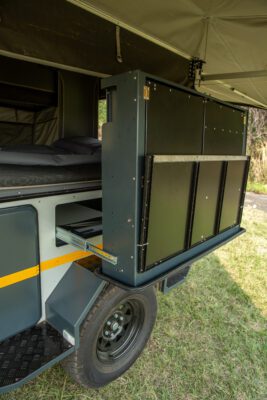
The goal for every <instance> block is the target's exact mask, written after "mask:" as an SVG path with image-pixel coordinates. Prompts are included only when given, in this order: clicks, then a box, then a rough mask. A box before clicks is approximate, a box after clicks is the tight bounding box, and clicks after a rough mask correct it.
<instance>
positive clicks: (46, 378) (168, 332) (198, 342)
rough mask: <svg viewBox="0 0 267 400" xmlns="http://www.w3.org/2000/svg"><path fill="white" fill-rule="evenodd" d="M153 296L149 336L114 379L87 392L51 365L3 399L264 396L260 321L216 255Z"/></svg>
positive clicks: (245, 399) (262, 322) (251, 398)
mask: <svg viewBox="0 0 267 400" xmlns="http://www.w3.org/2000/svg"><path fill="white" fill-rule="evenodd" d="M158 298H159V312H158V320H157V323H156V326H155V329H154V332H153V335H152V338H151V340H150V342H149V344H148V346H147V348H146V350H145V352H144V353H143V355H142V357H141V358H140V359H139V360H138V361H137V362H136V364H135V365H134V366H133V367H132V368H131V369H130V370H129V371H128V372H127V373H126V374H125V375H124V376H123V377H122V378H120V379H119V380H117V381H116V382H114V383H112V384H111V385H109V386H108V387H106V388H103V389H101V390H98V391H95V390H86V389H84V388H82V387H80V386H78V385H76V384H74V383H73V382H72V381H71V380H70V379H69V378H67V377H66V376H65V374H64V372H63V371H62V369H61V368H60V367H59V366H57V367H55V368H53V369H51V370H49V371H47V372H46V373H44V374H42V375H41V376H40V377H39V378H38V379H36V380H35V381H33V382H32V383H30V384H28V385H25V386H24V387H22V388H21V389H19V390H17V391H16V392H13V393H10V394H7V395H4V396H2V399H3V400H4V399H5V400H10V399H12V400H13V399H16V400H20V399H21V400H22V399H23V400H26V399H46V400H48V399H49V400H50V399H51V400H52V399H53V400H58V399H61V400H64V399H68V400H69V399H81V400H85V399H88V400H89V399H94V400H100V399H101V400H105V399H107V400H115V399H122V398H123V399H127V400H129V399H136V400H137V399H144V400H149V399H160V400H161V399H162V400H164V399H172V400H204V399H209V400H212V399H214V400H223V399H227V400H232V399H233V400H235V399H236V400H254V399H255V400H263V399H266V393H267V385H266V377H265V376H264V374H265V373H266V349H264V345H265V344H266V340H267V336H266V321H265V320H264V318H263V317H262V315H261V313H260V312H259V311H258V310H257V309H256V308H255V306H254V305H253V304H252V302H251V301H250V298H249V297H248V296H247V295H246V294H245V293H244V291H243V290H241V289H240V287H239V286H238V285H237V284H236V283H235V282H234V281H233V279H232V278H231V277H230V275H229V274H228V273H227V272H226V270H225V268H224V267H223V265H222V264H221V262H220V260H219V258H218V257H217V256H216V255H214V254H212V255H210V256H208V257H206V258H204V259H203V260H201V261H200V262H198V263H197V264H196V265H195V266H194V267H193V268H192V269H191V271H190V274H189V276H188V279H187V281H186V282H185V283H184V284H183V285H181V286H180V287H179V288H177V289H175V290H173V291H172V292H171V293H170V294H168V295H167V296H163V295H161V294H159V296H158Z"/></svg>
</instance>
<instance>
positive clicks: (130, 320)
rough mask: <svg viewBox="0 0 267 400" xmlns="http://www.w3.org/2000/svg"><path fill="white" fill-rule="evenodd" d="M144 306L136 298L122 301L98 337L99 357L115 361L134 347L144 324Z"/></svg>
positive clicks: (111, 361)
mask: <svg viewBox="0 0 267 400" xmlns="http://www.w3.org/2000/svg"><path fill="white" fill-rule="evenodd" d="M143 322H144V306H143V304H142V303H141V302H140V301H139V300H136V299H127V300H126V301H125V302H122V303H120V304H119V305H118V306H117V307H116V308H115V309H114V311H113V312H112V313H111V314H110V315H109V317H108V318H107V319H106V321H105V323H104V324H103V327H102V329H101V331H100V334H99V336H98V338H97V357H98V359H99V360H100V361H101V362H102V363H105V364H110V363H113V362H114V361H117V360H118V359H120V358H121V357H123V356H125V354H126V353H127V352H128V351H129V350H130V349H131V348H132V345H133V344H134V342H135V341H136V338H137V336H138V334H139V332H140V330H141V328H142V326H143Z"/></svg>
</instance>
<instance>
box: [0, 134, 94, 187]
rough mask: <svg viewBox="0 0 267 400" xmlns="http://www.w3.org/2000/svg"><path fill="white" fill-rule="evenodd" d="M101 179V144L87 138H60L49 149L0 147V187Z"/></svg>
mask: <svg viewBox="0 0 267 400" xmlns="http://www.w3.org/2000/svg"><path fill="white" fill-rule="evenodd" d="M100 180H101V143H100V142H99V141H98V140H97V139H93V138H89V137H75V138H66V139H60V140H58V141H57V142H55V143H54V144H53V145H52V146H43V145H14V146H7V147H2V148H0V188H2V189H3V188H14V187H28V186H40V185H53V184H60V183H64V184H65V183H66V184H67V183H77V182H87V181H100Z"/></svg>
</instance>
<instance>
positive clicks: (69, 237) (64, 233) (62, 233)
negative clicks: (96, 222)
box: [56, 227, 118, 265]
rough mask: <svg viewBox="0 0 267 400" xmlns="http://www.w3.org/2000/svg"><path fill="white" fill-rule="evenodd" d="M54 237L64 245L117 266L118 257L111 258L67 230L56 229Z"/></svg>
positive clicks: (103, 251)
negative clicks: (91, 254)
mask: <svg viewBox="0 0 267 400" xmlns="http://www.w3.org/2000/svg"><path fill="white" fill-rule="evenodd" d="M56 237H57V238H58V239H60V240H62V241H63V242H65V243H68V244H71V245H72V246H75V247H78V248H79V249H82V250H83V251H88V252H91V253H93V254H95V255H96V256H97V257H99V258H101V259H102V260H105V261H108V262H109V263H111V264H113V265H117V262H118V257H116V256H113V255H112V254H110V253H108V252H106V251H105V250H102V249H99V248H98V247H96V246H95V245H94V244H93V243H91V242H90V240H89V239H85V238H83V237H81V236H79V235H76V234H75V233H72V232H71V231H69V230H67V229H63V228H60V227H56Z"/></svg>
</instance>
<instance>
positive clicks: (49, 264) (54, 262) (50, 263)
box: [41, 250, 91, 272]
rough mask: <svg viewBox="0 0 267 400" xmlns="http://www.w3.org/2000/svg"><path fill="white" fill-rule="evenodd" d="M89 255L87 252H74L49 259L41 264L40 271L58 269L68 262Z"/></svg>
mask: <svg viewBox="0 0 267 400" xmlns="http://www.w3.org/2000/svg"><path fill="white" fill-rule="evenodd" d="M90 254H91V253H89V252H87V251H82V250H78V251H74V252H72V253H68V254H64V256H60V257H56V258H51V259H50V260H47V261H42V262H41V271H42V272H43V271H47V270H48V269H51V268H55V267H59V266H60V265H63V264H67V263H69V262H72V261H75V260H79V259H80V258H84V257H88V256H89V255H90Z"/></svg>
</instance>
